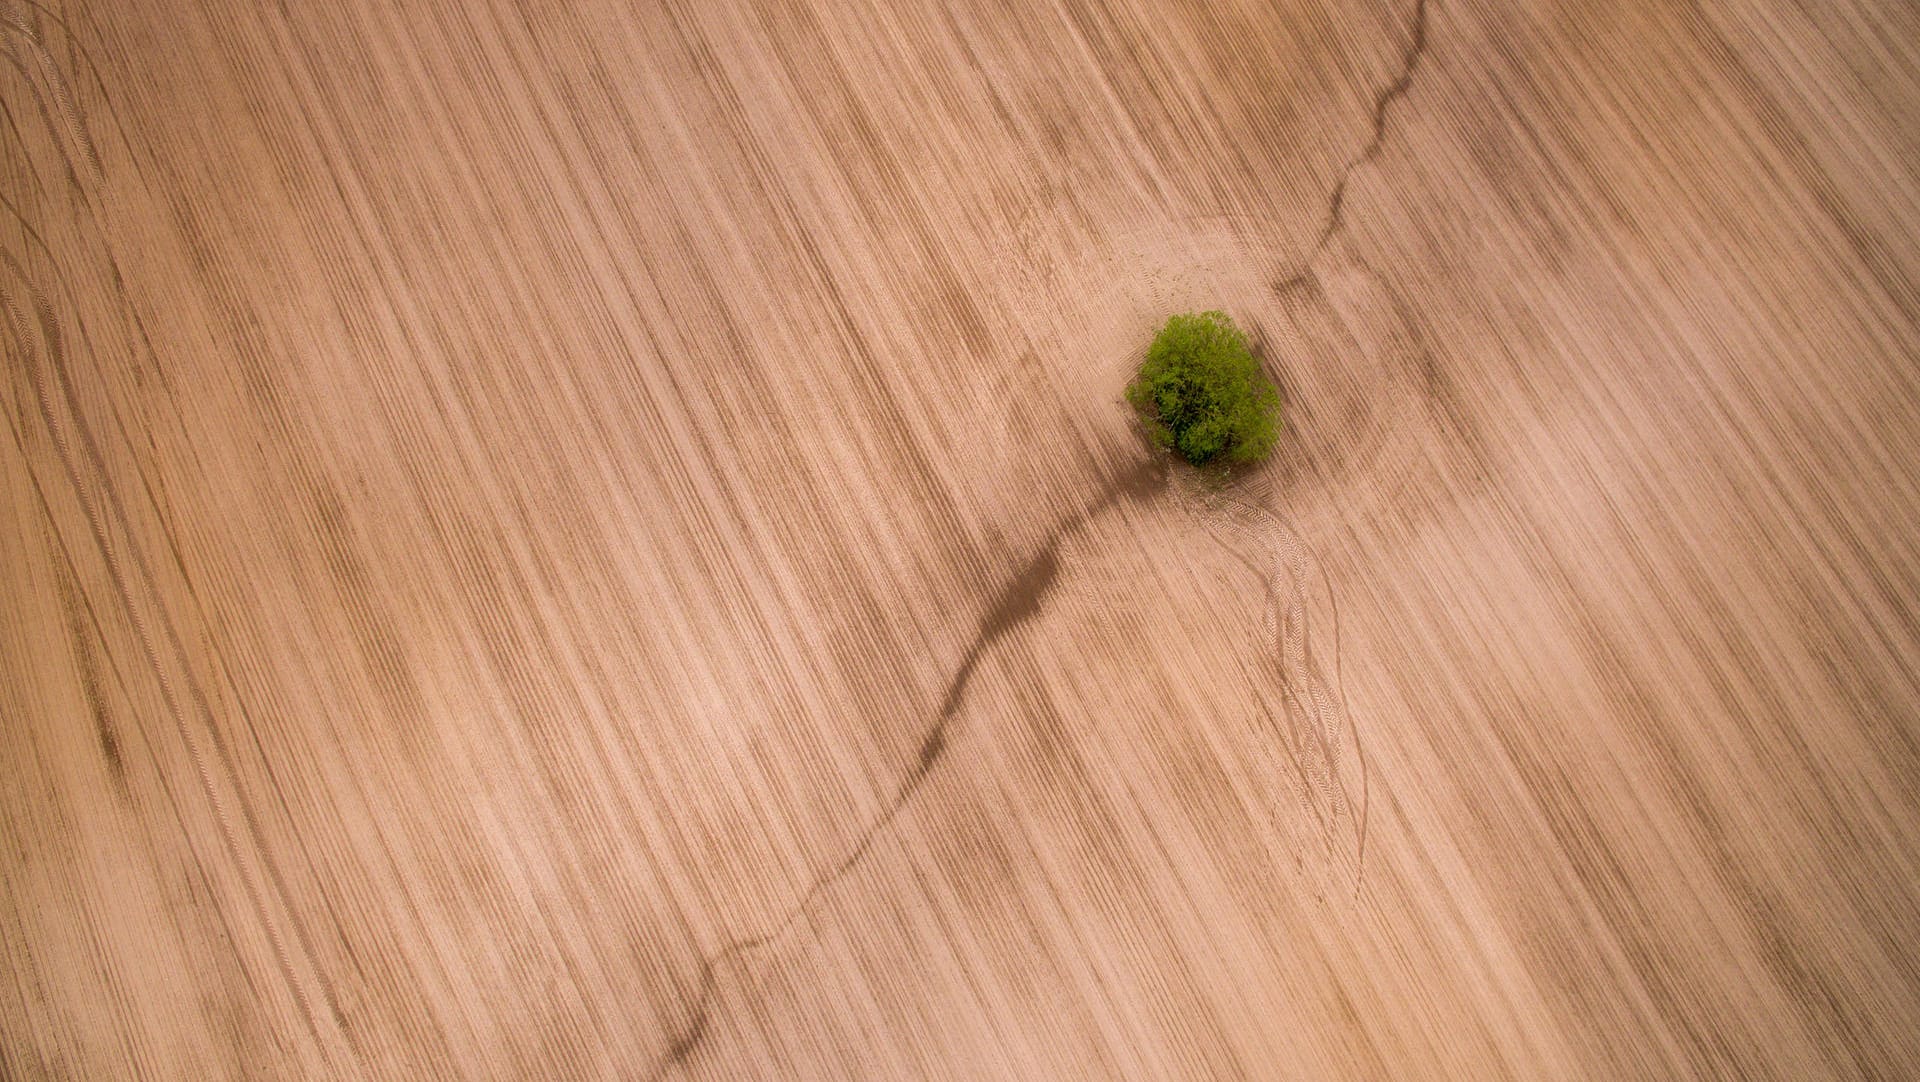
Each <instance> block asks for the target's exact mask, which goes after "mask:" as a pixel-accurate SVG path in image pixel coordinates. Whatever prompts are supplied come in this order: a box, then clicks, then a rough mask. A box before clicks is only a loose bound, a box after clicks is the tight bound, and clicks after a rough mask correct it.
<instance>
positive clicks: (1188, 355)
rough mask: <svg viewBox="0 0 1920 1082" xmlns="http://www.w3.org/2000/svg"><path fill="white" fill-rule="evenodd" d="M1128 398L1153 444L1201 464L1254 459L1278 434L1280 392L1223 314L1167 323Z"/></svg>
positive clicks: (1185, 317) (1244, 338)
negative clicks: (1145, 426)
mask: <svg viewBox="0 0 1920 1082" xmlns="http://www.w3.org/2000/svg"><path fill="white" fill-rule="evenodd" d="M1127 401H1128V402H1130V403H1132V404H1133V408H1134V409H1136V410H1138V411H1139V412H1140V416H1141V419H1142V420H1144V421H1145V422H1146V425H1147V432H1148V434H1149V435H1150V436H1151V437H1152V438H1153V441H1154V442H1155V443H1157V444H1159V445H1160V446H1162V447H1167V448H1171V449H1172V450H1174V451H1176V452H1178V453H1179V455H1180V457H1182V458H1184V459H1186V460H1187V461H1188V462H1190V463H1192V464H1194V465H1196V466H1199V465H1202V464H1204V463H1208V462H1212V461H1215V460H1219V461H1224V462H1228V463H1245V462H1252V461H1253V460H1255V459H1257V458H1259V457H1260V456H1262V455H1264V454H1266V453H1267V451H1268V449H1270V448H1271V447H1272V446H1273V441H1274V439H1275V438H1276V437H1278V436H1279V434H1280V392H1279V390H1278V389H1276V388H1275V387H1274V385H1273V383H1272V381H1270V380H1268V379H1267V377H1266V374H1265V373H1263V372H1261V371H1260V363H1259V362H1258V361H1256V360H1254V357H1253V349H1252V347H1250V346H1249V345H1248V344H1247V336H1246V334H1245V333H1243V332H1242V331H1241V330H1240V328H1238V327H1236V326H1234V325H1233V320H1232V319H1230V318H1228V316H1227V315H1226V313H1224V312H1200V313H1198V314H1187V315H1179V316H1174V317H1173V318H1172V319H1169V320H1167V324H1166V326H1164V327H1162V328H1160V333H1159V334H1157V335H1155V336H1154V339H1153V344H1152V345H1150V346H1148V347H1147V360H1146V363H1145V364H1143V365H1141V366H1140V374H1139V375H1138V376H1135V377H1134V380H1133V382H1132V383H1130V384H1128V385H1127Z"/></svg>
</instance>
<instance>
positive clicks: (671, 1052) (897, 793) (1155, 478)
mask: <svg viewBox="0 0 1920 1082" xmlns="http://www.w3.org/2000/svg"><path fill="white" fill-rule="evenodd" d="M1167 479H1168V473H1167V467H1166V463H1165V462H1163V461H1161V460H1159V459H1148V460H1145V461H1143V462H1141V463H1140V464H1139V465H1137V466H1135V467H1133V468H1132V469H1130V470H1128V471H1127V472H1125V473H1123V474H1120V475H1118V476H1115V477H1112V478H1110V479H1109V480H1108V482H1107V484H1106V487H1105V488H1103V489H1102V490H1101V492H1100V495H1099V497H1098V498H1097V499H1095V500H1094V501H1093V503H1092V504H1090V505H1088V507H1087V509H1086V510H1085V511H1082V512H1080V513H1079V514H1076V515H1074V516H1072V517H1071V518H1068V519H1067V520H1066V521H1065V522H1063V523H1061V525H1060V526H1059V527H1058V528H1056V529H1055V530H1054V531H1053V533H1051V534H1049V535H1048V536H1047V540H1046V543H1045V544H1044V545H1042V546H1041V548H1040V551H1039V552H1037V553H1035V554H1034V555H1033V557H1032V558H1030V559H1029V560H1027V562H1026V563H1025V564H1024V565H1022V567H1021V568H1020V571H1019V572H1018V573H1017V574H1015V575H1014V576H1013V578H1012V579H1011V580H1009V581H1008V583H1007V584H1006V585H1005V586H1003V587H1001V588H1000V592H999V593H997V594H995V595H994V599H993V604H992V605H991V606H989V607H988V609H987V611H986V613H985V615H983V616H982V617H981V618H980V626H979V628H978V630H976V631H975V632H974V635H973V641H972V642H971V643H970V644H968V646H967V649H966V652H965V653H964V654H962V655H961V657H960V664H959V665H958V666H957V667H955V669H954V671H953V675H952V676H951V677H950V678H949V679H948V680H947V690H946V694H945V695H944V696H943V697H942V699H941V702H940V712H939V714H937V715H936V716H935V718H934V722H933V726H932V728H930V729H928V730H927V735H926V736H925V737H924V738H923V739H922V740H921V742H920V750H919V753H918V755H917V756H916V757H915V759H914V763H913V767H912V769H910V770H909V771H908V772H907V774H906V776H905V777H904V778H902V779H901V782H900V785H899V787H898V788H896V789H895V790H894V794H893V799H891V800H889V801H888V802H887V807H886V810H885V811H883V812H881V813H880V815H879V816H878V817H876V818H875V819H874V820H873V822H872V823H870V824H868V825H867V828H866V829H865V830H863V831H861V832H860V839H859V841H857V842H855V843H854V844H853V846H852V848H850V849H848V850H847V854H846V855H845V856H844V857H842V858H840V860H839V861H838V862H837V863H836V864H835V865H834V866H833V867H832V868H831V869H829V870H827V871H826V872H825V873H823V874H821V875H819V876H817V877H815V879H814V880H813V882H812V883H811V884H809V885H808V887H807V889H806V891H805V892H804V893H803V894H801V896H800V900H799V902H798V903H796V904H795V905H794V907H793V908H792V909H791V910H789V911H788V912H787V915H786V916H785V917H784V918H782V919H781V921H780V923H779V924H778V925H776V926H775V927H774V929H773V930H772V931H771V932H766V933H762V934H760V935H754V936H746V937H741V938H737V939H732V940H729V941H728V942H727V943H726V945H725V946H723V947H721V948H720V949H719V950H717V951H714V952H713V953H711V954H709V955H707V956H706V957H705V958H703V959H702V960H701V963H700V980H699V990H698V992H696V993H695V995H694V1000H693V1006H692V1008H691V1010H690V1012H689V1017H688V1019H687V1022H686V1025H685V1026H683V1027H682V1028H681V1030H680V1032H679V1033H677V1034H675V1035H674V1038H673V1040H672V1041H671V1042H670V1043H669V1044H668V1045H667V1050H666V1052H665V1053H664V1054H662V1056H661V1057H660V1060H659V1062H658V1063H656V1064H655V1065H654V1069H653V1070H652V1071H650V1072H648V1075H647V1077H648V1078H650V1079H659V1078H663V1077H665V1076H666V1075H667V1074H668V1073H669V1072H671V1071H672V1070H673V1069H674V1068H676V1067H679V1066H683V1065H685V1064H686V1062H687V1061H688V1060H689V1059H691V1058H692V1056H693V1054H694V1052H696V1051H697V1050H698V1049H699V1047H700V1045H701V1043H702V1042H703V1041H704V1040H705V1039H706V1036H707V1034H708V1033H709V1032H710V1031H711V1026H712V1021H713V1019H712V1010H713V998H714V994H715V992H716V991H717V990H718V986H719V982H720V970H721V968H722V967H723V966H724V965H725V964H726V963H728V962H731V961H734V960H735V959H738V958H740V957H741V956H743V955H745V954H747V953H748V952H750V951H753V950H757V949H759V948H761V947H764V946H766V945H768V944H770V943H772V942H774V941H775V940H778V939H780V938H781V937H783V936H785V935H786V934H787V932H788V931H789V930H791V929H792V927H793V926H794V924H795V923H797V922H798V921H799V920H800V918H801V917H803V916H805V915H806V913H807V912H808V911H809V910H811V909H812V908H813V903H814V901H815V900H816V899H818V898H819V897H820V895H822V894H824V893H825V892H826V891H827V890H828V889H829V888H831V887H832V886H833V885H834V884H836V883H838V882H839V881H840V880H842V879H844V878H846V876H847V874H848V873H850V872H852V871H853V869H854V868H855V867H856V866H857V865H859V863H860V862H861V861H862V860H863V859H865V858H866V855H867V853H868V851H869V850H871V849H872V848H873V845H874V843H875V842H876V841H878V840H879V838H880V836H881V835H882V834H884V833H885V832H886V831H887V829H888V828H889V827H891V826H892V825H893V821H894V820H895V819H897V818H899V816H900V813H901V812H902V811H904V810H905V809H906V807H907V805H908V804H910V803H912V802H913V798H914V797H915V795H917V794H918V793H919V791H920V787H921V786H922V785H923V784H925V783H926V780H927V778H928V777H930V776H931V775H932V774H933V772H934V770H935V769H936V768H937V767H938V766H939V765H940V762H941V760H942V759H943V758H945V756H946V753H947V749H948V747H949V746H950V740H949V736H950V731H951V729H952V726H953V723H954V721H955V719H956V718H957V717H958V716H959V712H960V704H961V703H962V702H963V701H964V700H965V698H966V691H967V686H968V685H969V684H971V683H972V682H973V676H974V674H975V673H976V672H977V671H979V668H980V662H981V661H982V660H983V659H984V658H985V657H986V656H987V653H988V652H989V651H990V650H992V649H993V647H994V645H995V644H997V643H999V642H1000V641H1001V640H1002V639H1005V638H1006V637H1007V636H1009V635H1011V634H1013V633H1014V632H1015V631H1017V630H1019V629H1020V627H1021V626H1022V625H1024V624H1026V623H1027V622H1028V621H1030V620H1032V619H1033V618H1034V617H1035V616H1038V615H1039V614H1040V611H1041V609H1042V607H1043V606H1044V604H1045V602H1046V598H1047V594H1048V593H1049V592H1051V590H1052V589H1053V585H1054V583H1055V582H1057V581H1058V580H1059V577H1060V546H1061V545H1062V544H1064V543H1065V542H1066V541H1067V540H1069V539H1071V538H1072V537H1073V536H1074V535H1076V534H1078V533H1079V532H1080V531H1081V530H1082V529H1084V528H1085V527H1086V525H1087V524H1088V523H1089V522H1091V521H1092V520H1093V519H1094V518H1095V517H1097V516H1099V515H1100V514H1102V513H1104V512H1106V511H1108V510H1110V509H1111V508H1112V507H1113V506H1114V505H1115V504H1118V503H1120V502H1121V501H1123V500H1125V501H1127V502H1130V503H1138V502H1144V501H1146V500H1148V499H1150V498H1152V497H1153V496H1154V494H1156V493H1158V492H1159V491H1160V490H1161V489H1162V488H1164V487H1165V486H1166V483H1167Z"/></svg>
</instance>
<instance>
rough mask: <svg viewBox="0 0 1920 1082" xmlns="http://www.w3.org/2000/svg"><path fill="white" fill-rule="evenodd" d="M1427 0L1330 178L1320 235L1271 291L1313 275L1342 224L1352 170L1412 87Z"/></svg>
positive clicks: (1372, 149)
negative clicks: (1357, 142) (1363, 137)
mask: <svg viewBox="0 0 1920 1082" xmlns="http://www.w3.org/2000/svg"><path fill="white" fill-rule="evenodd" d="M1428 2H1429V0H1415V2H1414V5H1413V31H1412V38H1411V40H1410V41H1409V42H1408V43H1407V51H1406V53H1405V55H1404V56H1403V57H1402V58H1401V61H1400V74H1398V75H1396V76H1394V78H1393V81H1392V82H1391V83H1388V84H1387V85H1386V87H1385V89H1383V90H1381V91H1380V95H1379V96H1378V97H1376V98H1374V99H1373V135H1372V136H1371V137H1370V138H1369V139H1368V140H1367V145H1366V146H1365V147H1363V148H1362V149H1361V151H1360V153H1359V154H1357V155H1355V156H1354V157H1353V158H1352V159H1351V160H1350V161H1348V162H1347V165H1346V168H1344V169H1342V170H1340V179H1339V180H1337V181H1335V182H1334V185H1333V191H1332V192H1331V193H1329V194H1328V196H1327V214H1326V221H1325V222H1324V223H1323V224H1322V225H1321V227H1320V235H1319V236H1318V237H1316V238H1315V239H1314V242H1313V248H1312V249H1311V250H1310V251H1309V252H1308V253H1307V257H1306V258H1305V259H1302V260H1301V261H1300V270H1299V271H1298V272H1296V273H1295V274H1294V275H1293V276H1292V277H1290V278H1287V279H1285V280H1284V281H1281V282H1280V283H1278V284H1277V285H1275V286H1274V289H1275V291H1277V292H1280V293H1287V292H1290V291H1292V290H1294V289H1297V288H1299V287H1300V286H1303V285H1305V284H1306V283H1307V279H1308V278H1310V277H1312V275H1313V262H1314V260H1316V259H1319V258H1320V253H1322V252H1324V251H1326V248H1327V245H1328V244H1329V243H1331V242H1332V240H1333V237H1334V234H1336V233H1338V232H1340V228H1341V227H1342V226H1343V225H1345V224H1346V210H1347V185H1348V184H1349V183H1351V182H1352V180H1353V174H1354V173H1356V172H1358V171H1359V169H1360V167H1361V166H1364V165H1368V164H1370V163H1372V162H1373V161H1374V159H1376V158H1378V157H1379V156H1380V148H1381V146H1382V145H1384V144H1385V143H1386V141H1387V113H1388V112H1389V111H1390V110H1391V109H1392V108H1393V103H1394V102H1397V101H1399V100H1400V99H1401V98H1404V97H1406V96H1407V92H1408V91H1409V90H1412V89H1413V74H1414V70H1415V69H1416V68H1418V67H1419V66H1420V60H1421V58H1422V57H1424V56H1426V54H1427V7H1428Z"/></svg>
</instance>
